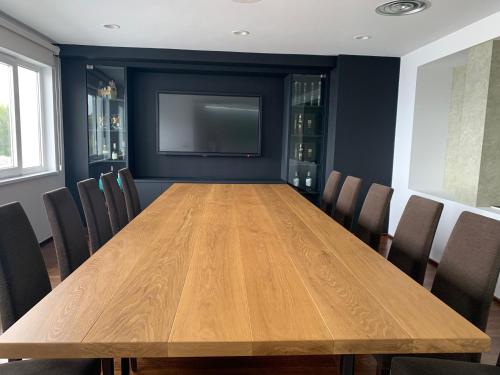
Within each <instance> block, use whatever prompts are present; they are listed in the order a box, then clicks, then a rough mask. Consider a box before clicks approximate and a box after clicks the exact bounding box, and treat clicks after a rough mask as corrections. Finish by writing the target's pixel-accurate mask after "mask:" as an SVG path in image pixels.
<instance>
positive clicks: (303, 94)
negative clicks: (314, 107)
mask: <svg viewBox="0 0 500 375" xmlns="http://www.w3.org/2000/svg"><path fill="white" fill-rule="evenodd" d="M306 91H307V82H303V83H302V105H306Z"/></svg>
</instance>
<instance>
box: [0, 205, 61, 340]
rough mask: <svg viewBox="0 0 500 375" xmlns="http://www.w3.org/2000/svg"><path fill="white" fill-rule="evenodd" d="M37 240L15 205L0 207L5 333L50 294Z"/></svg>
mask: <svg viewBox="0 0 500 375" xmlns="http://www.w3.org/2000/svg"><path fill="white" fill-rule="evenodd" d="M51 289H52V288H51V286H50V281H49V275H48V273H47V269H46V268H45V262H44V260H43V257H42V252H41V251H40V246H39V244H38V240H37V238H36V236H35V232H34V231H33V228H32V227H31V224H30V222H29V220H28V217H27V216H26V213H25V212H24V210H23V208H22V207H21V204H20V203H19V202H14V203H9V204H6V205H3V206H0V318H1V321H2V328H3V330H4V331H6V330H7V329H8V328H9V327H10V326H11V325H12V324H14V323H15V322H16V321H17V320H18V319H19V318H21V317H22V316H23V315H24V314H25V313H27V312H28V311H29V310H30V309H31V308H32V307H33V306H35V305H36V304H37V303H38V302H39V301H40V300H41V299H42V298H43V297H45V296H46V295H47V294H48V293H49V292H50V291H51Z"/></svg>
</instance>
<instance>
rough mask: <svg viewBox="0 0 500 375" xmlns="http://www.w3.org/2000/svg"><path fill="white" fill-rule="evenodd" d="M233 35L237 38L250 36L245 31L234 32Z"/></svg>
mask: <svg viewBox="0 0 500 375" xmlns="http://www.w3.org/2000/svg"><path fill="white" fill-rule="evenodd" d="M233 34H234V35H237V36H247V35H250V31H247V30H234V31H233Z"/></svg>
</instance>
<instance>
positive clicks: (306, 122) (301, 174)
mask: <svg viewBox="0 0 500 375" xmlns="http://www.w3.org/2000/svg"><path fill="white" fill-rule="evenodd" d="M324 86H325V78H324V76H322V75H293V76H292V80H291V87H290V89H291V91H292V92H291V110H290V114H291V116H290V124H289V129H290V130H289V150H288V155H289V158H288V183H289V184H290V185H292V186H294V187H296V188H297V189H298V190H299V191H300V192H301V193H303V194H306V195H309V196H310V197H309V198H310V199H311V200H312V201H315V200H316V197H318V196H319V194H320V190H321V189H322V176H321V171H322V170H323V169H324V168H323V159H324V155H323V154H324V150H323V149H324V139H325V124H324V120H325V119H324V117H325V116H324V114H325V111H324V94H323V93H324Z"/></svg>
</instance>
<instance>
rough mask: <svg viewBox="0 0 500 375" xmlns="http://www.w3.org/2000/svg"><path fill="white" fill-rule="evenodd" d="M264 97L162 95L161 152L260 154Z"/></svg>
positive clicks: (160, 107) (160, 110)
mask: <svg viewBox="0 0 500 375" xmlns="http://www.w3.org/2000/svg"><path fill="white" fill-rule="evenodd" d="M260 107H261V105H260V97H258V96H228V95H198V94H179V93H159V94H158V151H159V152H161V153H172V154H198V155H259V154H260V111H261V108H260Z"/></svg>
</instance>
